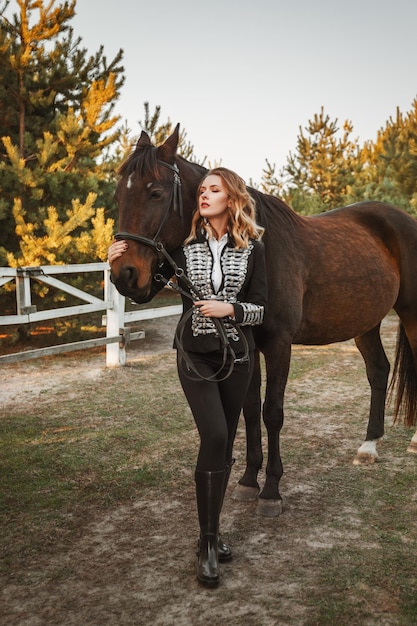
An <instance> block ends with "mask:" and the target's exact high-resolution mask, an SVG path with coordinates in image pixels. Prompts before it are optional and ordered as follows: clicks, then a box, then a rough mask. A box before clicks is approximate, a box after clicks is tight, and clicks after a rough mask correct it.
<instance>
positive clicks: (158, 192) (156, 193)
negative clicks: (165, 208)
mask: <svg viewBox="0 0 417 626" xmlns="http://www.w3.org/2000/svg"><path fill="white" fill-rule="evenodd" d="M162 193H163V192H162V189H152V190H151V192H150V194H149V198H150V199H151V200H160V199H161V198H162Z"/></svg>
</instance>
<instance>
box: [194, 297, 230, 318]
mask: <svg viewBox="0 0 417 626" xmlns="http://www.w3.org/2000/svg"><path fill="white" fill-rule="evenodd" d="M194 305H195V306H197V307H198V308H199V309H200V311H201V313H202V314H203V315H204V317H234V315H235V309H234V307H233V304H230V302H222V301H221V300H198V301H197V302H194Z"/></svg>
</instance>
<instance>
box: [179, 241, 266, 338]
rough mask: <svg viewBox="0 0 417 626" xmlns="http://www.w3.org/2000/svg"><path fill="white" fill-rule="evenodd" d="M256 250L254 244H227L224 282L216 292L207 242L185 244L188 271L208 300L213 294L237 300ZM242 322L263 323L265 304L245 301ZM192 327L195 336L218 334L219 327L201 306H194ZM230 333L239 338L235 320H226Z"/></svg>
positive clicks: (223, 267)
mask: <svg viewBox="0 0 417 626" xmlns="http://www.w3.org/2000/svg"><path fill="white" fill-rule="evenodd" d="M252 250H253V244H252V243H250V244H249V246H248V248H239V249H235V248H230V247H228V246H226V248H225V249H224V252H223V254H222V257H221V266H222V273H223V286H222V288H221V289H220V291H219V292H218V293H217V294H215V293H214V291H213V288H212V284H211V273H212V268H213V257H212V254H211V251H210V248H209V245H208V243H207V242H203V243H194V244H191V245H188V246H185V247H184V254H185V260H186V272H187V274H188V276H189V278H190V280H191V282H192V283H193V284H194V285H195V286H196V287H197V289H198V291H199V292H200V293H201V296H202V298H203V299H204V300H210V299H212V298H214V299H216V300H220V301H223V302H230V303H232V304H233V303H235V302H237V294H238V293H239V292H240V290H241V289H242V286H243V283H244V281H245V278H246V272H247V268H248V259H249V255H250V254H251V252H252ZM242 307H243V312H244V316H243V322H242V325H255V324H260V323H262V319H263V313H264V307H263V306H260V305H256V304H251V303H242ZM191 328H192V332H193V335H194V337H197V336H198V335H209V334H213V333H214V334H216V335H217V331H216V327H215V325H214V323H213V322H212V320H211V319H210V318H207V317H204V315H202V314H201V313H200V311H199V310H198V309H197V308H194V310H193V314H192V316H191ZM225 328H226V332H227V336H228V337H229V338H230V339H232V340H234V341H238V340H239V333H238V331H237V329H236V328H235V326H234V325H233V324H230V323H228V322H225Z"/></svg>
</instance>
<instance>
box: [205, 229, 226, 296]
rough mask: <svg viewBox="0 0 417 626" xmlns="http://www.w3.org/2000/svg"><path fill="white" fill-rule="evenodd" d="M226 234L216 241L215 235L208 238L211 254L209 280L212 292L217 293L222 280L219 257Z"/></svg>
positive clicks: (224, 243)
mask: <svg viewBox="0 0 417 626" xmlns="http://www.w3.org/2000/svg"><path fill="white" fill-rule="evenodd" d="M227 239H228V234H227V233H226V234H225V235H223V237H222V238H221V239H220V240H219V241H217V239H215V237H211V238H210V239H209V242H208V243H209V246H210V250H211V253H212V255H213V268H212V270H211V282H212V283H213V289H214V293H217V292H218V291H219V289H220V285H221V284H222V280H223V273H222V266H221V263H220V258H221V255H222V252H223V249H224V247H225V245H226V244H227Z"/></svg>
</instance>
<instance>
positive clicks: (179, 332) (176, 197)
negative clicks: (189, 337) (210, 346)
mask: <svg viewBox="0 0 417 626" xmlns="http://www.w3.org/2000/svg"><path fill="white" fill-rule="evenodd" d="M158 163H159V164H160V165H162V166H164V167H166V168H168V169H169V170H171V171H172V172H173V173H174V183H173V186H172V188H171V193H170V197H169V201H168V204H167V208H166V211H165V214H164V217H163V219H162V221H161V224H160V225H159V227H158V230H157V232H156V234H155V236H154V237H153V239H150V238H149V237H143V236H142V235H136V234H134V233H129V232H123V231H121V232H118V233H116V235H115V239H117V240H121V239H130V240H131V241H136V242H137V243H140V244H143V245H145V246H148V247H149V248H152V249H153V250H155V252H156V253H157V255H158V258H159V259H160V267H161V266H162V265H163V263H164V260H165V261H166V262H168V263H169V265H170V266H171V267H172V269H173V272H174V274H175V276H176V277H177V278H178V279H180V280H182V281H183V282H184V283H185V284H186V285H187V287H188V289H189V290H190V292H187V291H185V290H184V289H182V288H181V287H180V285H179V284H178V283H176V282H173V281H171V280H168V279H167V278H165V276H163V275H162V274H160V273H157V274H155V276H154V279H155V280H156V281H157V282H162V283H164V284H165V285H167V286H168V287H171V288H172V289H174V290H175V291H177V292H178V293H180V294H182V295H183V296H185V297H187V298H189V299H190V300H192V301H193V302H195V301H196V300H206V299H207V298H206V297H204V296H203V295H202V294H201V293H200V291H199V290H198V288H197V287H196V286H195V285H194V283H193V282H192V281H191V280H190V278H189V277H188V276H187V274H186V273H185V271H184V270H183V269H182V268H181V267H178V265H177V264H176V263H175V261H174V259H173V258H172V257H171V255H170V254H169V252H168V251H167V250H166V248H165V246H164V244H163V243H162V241H160V235H161V232H162V230H163V228H164V226H165V224H166V223H167V221H168V218H169V216H170V214H171V207H172V209H173V211H174V212H178V213H179V216H180V217H181V221H183V218H184V207H183V199H182V184H181V178H180V173H179V169H178V166H177V164H176V163H174V164H173V165H171V164H170V163H166V162H165V161H158ZM192 294H194V295H192ZM192 311H193V310H192V308H191V309H189V310H188V311H187V313H186V314H185V315H183V317H182V319H181V320H180V322H179V323H178V326H177V329H176V331H175V338H174V344H175V347H176V348H177V350H178V353H179V355H180V356H181V358H182V360H183V361H184V363H185V364H186V366H187V369H188V370H190V371H193V372H194V373H195V374H196V375H197V378H195V379H193V380H201V379H202V380H208V381H218V382H220V381H222V380H225V379H226V378H228V377H229V376H230V375H231V373H232V371H233V368H234V365H235V363H248V362H249V348H248V343H247V340H246V337H245V335H244V333H242V332H241V331H239V328H238V327H236V328H237V329H238V331H239V332H240V334H241V337H242V339H243V342H244V345H245V354H244V356H243V357H242V358H237V357H236V354H235V352H234V350H233V348H232V347H231V345H230V341H229V338H228V336H227V332H226V328H225V325H224V321H223V320H222V319H221V318H216V317H212V318H210V319H211V320H212V322H213V323H214V325H215V327H216V331H217V333H218V335H219V338H220V341H221V344H222V347H223V359H222V364H221V366H220V367H219V369H218V371H217V372H215V373H214V374H212V375H211V376H208V377H206V376H203V375H202V374H201V373H200V372H198V370H197V368H196V366H195V365H194V363H193V362H192V361H191V359H190V358H189V356H188V354H187V352H186V351H185V350H184V348H183V342H182V338H183V333H184V327H185V325H186V322H187V321H188V319H189V318H190V316H191V315H192ZM228 356H230V357H231V359H230V364H229V368H228V370H227V372H226V374H224V376H223V377H222V378H218V374H219V373H220V372H221V371H222V370H223V368H224V367H225V365H226V363H227V360H228ZM187 375H188V374H187ZM189 378H192V377H191V376H189Z"/></svg>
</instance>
